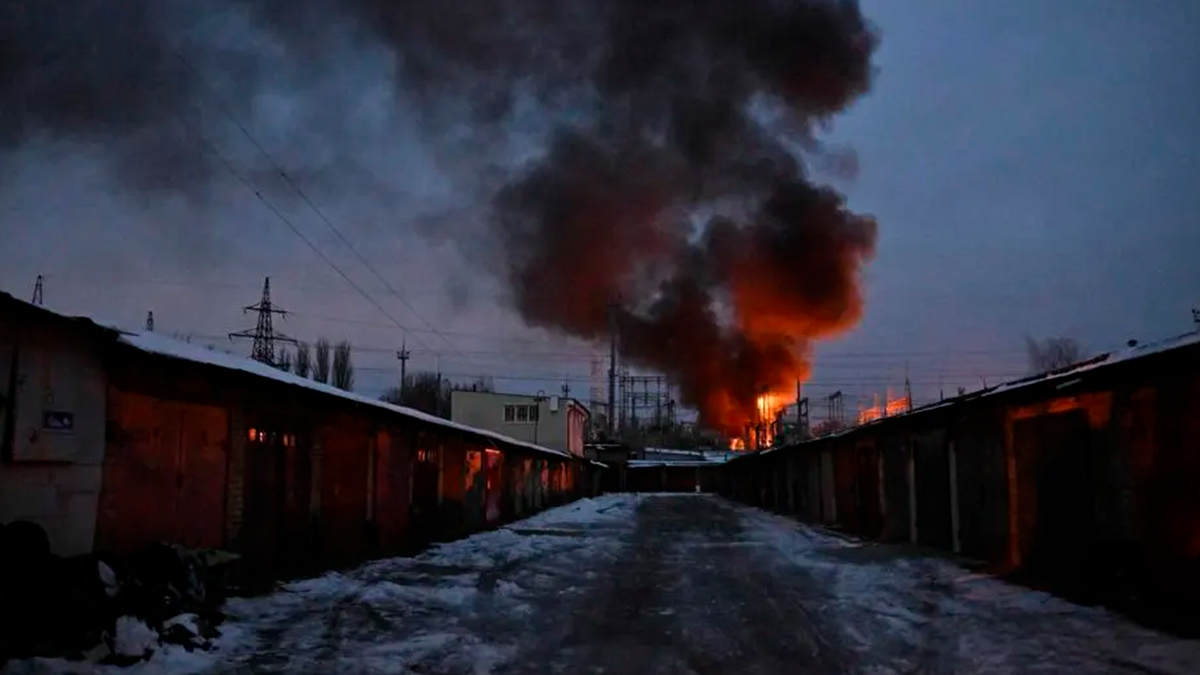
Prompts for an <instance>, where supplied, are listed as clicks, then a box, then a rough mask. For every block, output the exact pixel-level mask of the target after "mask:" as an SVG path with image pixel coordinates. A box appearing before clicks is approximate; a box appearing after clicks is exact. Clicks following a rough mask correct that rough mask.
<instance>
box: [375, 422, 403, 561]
mask: <svg viewBox="0 0 1200 675" xmlns="http://www.w3.org/2000/svg"><path fill="white" fill-rule="evenodd" d="M376 448H377V451H376V455H375V460H376V469H375V483H376V485H375V509H374V512H375V524H376V527H377V528H378V537H379V539H378V545H379V552H380V553H382V554H384V555H395V554H398V553H400V552H402V551H403V550H404V549H405V547H406V545H407V536H408V511H409V466H410V462H409V456H408V450H409V449H408V444H407V443H405V442H404V437H403V435H402V434H398V433H389V432H386V431H385V432H380V433H379V434H378V436H377V437H376Z"/></svg>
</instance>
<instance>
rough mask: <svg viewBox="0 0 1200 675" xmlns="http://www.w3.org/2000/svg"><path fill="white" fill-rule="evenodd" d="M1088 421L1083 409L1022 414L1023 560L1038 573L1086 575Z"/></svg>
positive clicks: (1090, 514) (1017, 441) (1091, 511)
mask: <svg viewBox="0 0 1200 675" xmlns="http://www.w3.org/2000/svg"><path fill="white" fill-rule="evenodd" d="M1089 437H1090V424H1089V420H1088V416H1087V411H1086V410H1083V409H1076V410H1071V411H1069V412H1058V413H1051V414H1047V415H1040V416H1037V417H1028V418H1024V419H1018V420H1016V421H1015V422H1014V424H1013V449H1014V454H1015V456H1016V462H1017V477H1018V487H1017V494H1018V496H1019V497H1018V499H1019V501H1018V514H1019V515H1018V534H1019V540H1018V541H1019V545H1020V553H1021V560H1022V561H1024V567H1025V568H1026V569H1027V570H1028V571H1030V572H1032V573H1034V574H1035V576H1045V577H1063V578H1065V576H1068V575H1069V576H1075V575H1082V574H1084V573H1085V571H1084V568H1085V567H1086V566H1087V565H1088V561H1089V560H1090V559H1091V554H1090V551H1091V549H1092V547H1093V545H1094V543H1095V536H1094V535H1095V533H1094V529H1095V505H1094V503H1093V501H1094V490H1093V486H1092V481H1091V468H1090V466H1089V464H1090V452H1089V444H1090V439H1089Z"/></svg>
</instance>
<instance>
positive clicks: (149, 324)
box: [146, 310, 154, 333]
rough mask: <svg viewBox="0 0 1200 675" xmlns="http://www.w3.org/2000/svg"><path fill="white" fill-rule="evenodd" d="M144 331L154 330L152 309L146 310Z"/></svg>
mask: <svg viewBox="0 0 1200 675" xmlns="http://www.w3.org/2000/svg"><path fill="white" fill-rule="evenodd" d="M146 332H147V333H153V332H154V311H153V310H151V311H149V312H146Z"/></svg>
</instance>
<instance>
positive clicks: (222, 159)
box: [197, 131, 419, 339]
mask: <svg viewBox="0 0 1200 675" xmlns="http://www.w3.org/2000/svg"><path fill="white" fill-rule="evenodd" d="M197 136H198V138H199V139H200V142H201V143H203V144H204V145H206V146H207V147H208V149H209V151H210V152H212V154H213V155H214V156H216V158H217V160H218V161H220V162H221V165H222V166H224V167H225V170H226V171H228V172H229V173H230V175H232V176H233V177H234V178H237V179H238V181H239V182H241V183H242V185H244V186H246V189H247V190H249V191H250V192H251V194H253V195H254V196H255V197H256V198H258V201H260V202H262V204H263V206H266V207H267V209H268V210H269V211H270V212H271V213H272V214H274V216H275V217H276V218H278V219H279V222H281V223H283V224H284V225H285V226H287V228H288V229H289V230H291V231H292V234H295V235H296V237H297V238H299V239H300V241H302V242H304V244H305V245H306V246H308V248H310V249H311V250H312V251H313V253H316V254H317V256H318V257H319V258H320V259H321V260H323V261H324V262H325V264H326V265H328V266H329V267H330V268H331V269H332V270H333V271H334V272H337V274H338V276H340V277H341V278H342V279H344V280H345V281H346V283H347V284H350V287H351V288H353V289H354V290H356V291H358V294H359V295H361V296H362V297H363V299H365V300H366V301H367V302H369V303H371V305H373V306H374V307H375V309H377V310H379V312H380V313H381V314H383V315H384V316H386V317H387V318H389V319H391V320H392V322H393V323H394V324H395V325H396V326H397V327H398V328H400V329H401V330H405V327H404V324H402V323H400V321H399V320H398V319H397V318H396V317H394V316H392V314H391V313H390V312H388V311H387V310H386V309H384V308H383V305H380V304H379V303H378V302H377V301H376V300H375V299H374V298H372V297H371V296H370V295H369V294H368V293H367V292H366V291H364V290H363V289H362V287H361V286H359V285H358V284H357V283H355V282H354V279H351V278H350V275H348V274H346V272H345V270H343V269H342V268H341V267H338V264H337V263H335V262H334V261H333V259H332V258H330V257H329V256H328V255H326V254H325V252H324V251H322V250H321V247H319V246H317V245H316V244H315V243H313V241H312V240H311V239H309V238H308V237H306V236H305V235H304V233H303V232H301V231H300V228H298V227H296V224H295V223H293V222H292V221H291V220H290V219H288V217H287V216H285V215H284V214H283V212H282V211H280V210H279V209H278V208H276V207H275V205H274V204H272V203H271V202H269V201H268V200H267V198H266V197H264V196H263V194H262V192H260V191H259V190H258V188H256V187H254V185H253V184H252V183H251V182H250V180H249V179H248V178H246V177H245V176H244V175H242V174H241V172H239V171H238V170H237V169H236V168H234V166H233V164H232V163H230V162H229V160H228V159H226V157H225V155H224V154H222V153H221V151H220V150H219V149H218V148H217V147H216V145H214V144H213V143H212V142H211V141H209V140H208V138H207V137H206V136H204V134H203V133H202V132H199V131H198V132H197ZM418 339H419V338H418Z"/></svg>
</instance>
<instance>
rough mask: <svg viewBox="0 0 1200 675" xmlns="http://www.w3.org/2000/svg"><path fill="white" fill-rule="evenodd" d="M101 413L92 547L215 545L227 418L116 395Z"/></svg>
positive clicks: (126, 549) (209, 410) (211, 409)
mask: <svg viewBox="0 0 1200 675" xmlns="http://www.w3.org/2000/svg"><path fill="white" fill-rule="evenodd" d="M108 408H109V409H108V417H109V419H108V434H107V436H108V438H107V443H106V453H105V460H104V483H103V486H102V488H101V492H100V501H99V508H98V513H97V518H96V545H97V547H98V548H100V549H103V550H110V551H113V552H117V553H132V552H133V551H135V550H137V549H138V548H140V547H142V546H144V545H146V544H147V543H149V542H152V541H156V540H157V541H168V542H173V543H179V544H182V545H184V546H189V547H194V548H200V547H220V546H222V545H223V544H224V531H225V527H224V516H225V473H226V454H227V449H228V444H229V443H228V440H229V439H228V427H229V422H228V419H229V418H228V414H227V412H226V411H225V410H224V409H222V408H218V407H215V406H203V405H196V404H185V403H178V402H173V401H163V400H161V399H158V398H155V397H152V396H144V395H140V394H133V393H128V392H121V391H118V390H113V391H110V392H109V407H108Z"/></svg>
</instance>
